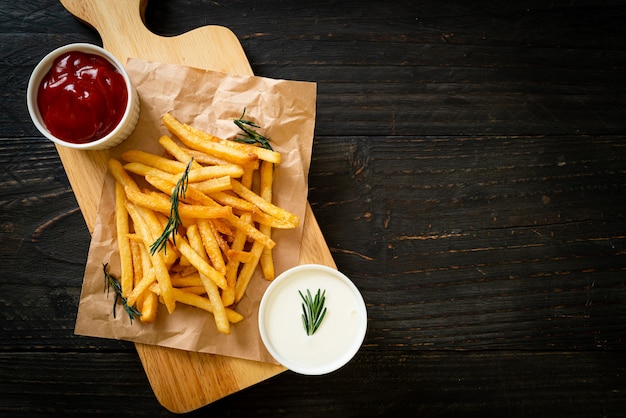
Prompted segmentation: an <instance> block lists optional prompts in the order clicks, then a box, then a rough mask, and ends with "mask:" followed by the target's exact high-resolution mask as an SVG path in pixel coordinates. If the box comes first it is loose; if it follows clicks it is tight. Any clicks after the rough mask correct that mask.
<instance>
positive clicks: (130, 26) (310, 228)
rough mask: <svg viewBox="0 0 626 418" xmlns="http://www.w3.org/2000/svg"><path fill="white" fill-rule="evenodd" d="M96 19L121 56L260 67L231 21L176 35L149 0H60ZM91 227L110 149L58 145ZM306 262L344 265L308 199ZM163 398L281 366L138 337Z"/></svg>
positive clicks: (167, 402)
mask: <svg viewBox="0 0 626 418" xmlns="http://www.w3.org/2000/svg"><path fill="white" fill-rule="evenodd" d="M60 1H61V3H62V4H63V6H64V7H65V8H66V9H67V10H68V11H69V12H70V13H72V14H73V15H74V16H76V17H77V18H78V19H80V20H82V21H83V22H85V23H86V24H88V25H90V26H92V27H93V28H94V29H96V30H97V31H98V33H99V34H100V36H101V37H102V42H103V46H104V48H105V49H107V50H109V51H110V52H111V53H112V54H113V55H115V56H116V57H117V58H118V59H119V60H120V61H121V62H123V63H124V62H126V60H127V59H128V58H130V57H133V58H140V59H144V60H149V61H160V62H167V63H173V64H182V65H187V66H191V67H197V68H203V69H207V70H213V71H220V72H224V73H229V74H239V75H253V73H252V69H251V67H250V64H249V62H248V59H247V58H246V56H245V53H244V51H243V48H242V47H241V44H240V43H239V40H238V39H237V37H236V36H235V35H234V34H233V33H232V32H231V31H230V30H229V29H227V28H224V27H221V26H205V27H202V28H198V29H195V30H193V31H190V32H188V33H185V34H182V35H179V36H175V37H161V36H157V35H155V34H153V33H152V32H150V31H149V30H148V29H147V28H146V27H145V24H144V20H143V16H144V11H145V7H146V4H147V0H60ZM57 150H58V153H59V155H60V157H61V161H62V163H63V166H64V168H65V171H66V173H67V176H68V178H69V181H70V184H71V186H72V189H73V190H74V193H75V195H76V199H77V200H78V204H79V206H80V209H81V211H82V213H83V216H84V218H85V221H86V223H87V227H88V228H89V230H90V232H93V228H94V225H95V222H96V215H97V212H98V204H99V199H100V193H101V190H102V182H103V180H104V176H105V174H106V171H107V168H106V167H107V164H106V163H107V160H108V153H107V152H106V151H77V150H73V149H69V148H63V147H57ZM299 261H300V264H305V263H317V264H325V265H327V266H330V267H333V268H336V266H335V263H334V261H333V258H332V256H331V254H330V251H329V249H328V246H327V245H326V242H325V240H324V237H323V235H322V233H321V231H320V229H319V226H318V224H317V221H316V220H315V217H314V215H313V212H312V211H311V207H310V206H309V205H307V210H306V215H305V220H304V235H303V242H302V249H301V254H300V260H299ZM135 346H136V348H137V352H138V353H139V357H140V359H141V362H142V365H143V367H144V370H145V371H146V374H147V376H148V380H149V381H150V385H151V386H152V389H153V391H154V393H155V396H156V397H157V399H158V400H159V402H160V403H161V404H162V405H163V406H164V407H165V408H167V409H168V410H170V411H172V412H176V413H183V412H188V411H191V410H194V409H197V408H199V407H201V406H204V405H207V404H209V403H211V402H213V401H216V400H218V399H221V398H223V397H225V396H227V395H229V394H232V393H234V392H237V391H239V390H241V389H243V388H246V387H248V386H251V385H253V384H255V383H258V382H261V381H263V380H265V379H267V378H269V377H272V376H275V375H277V374H279V373H281V372H283V371H284V370H285V369H284V368H283V367H281V366H277V365H273V364H269V363H262V362H255V361H250V360H243V359H238V358H233V357H227V356H218V355H213V354H204V353H195V352H187V351H182V350H176V349H170V348H165V347H158V346H153V345H146V344H135Z"/></svg>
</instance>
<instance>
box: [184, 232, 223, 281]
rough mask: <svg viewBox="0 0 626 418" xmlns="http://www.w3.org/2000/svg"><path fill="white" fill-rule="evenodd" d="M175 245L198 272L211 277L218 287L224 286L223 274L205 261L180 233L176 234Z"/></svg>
mask: <svg viewBox="0 0 626 418" xmlns="http://www.w3.org/2000/svg"><path fill="white" fill-rule="evenodd" d="M176 246H177V248H178V250H179V251H180V253H181V254H182V255H184V256H185V257H186V258H187V260H189V263H190V264H191V265H192V266H194V267H195V268H196V269H197V270H198V272H199V273H200V274H204V275H205V276H206V277H208V278H209V279H211V280H212V281H213V283H215V284H216V285H217V287H219V288H220V289H224V288H225V287H226V279H225V278H224V276H223V275H222V274H220V273H219V272H218V271H217V270H215V269H214V268H213V267H212V266H211V265H210V264H209V263H208V262H207V261H205V260H204V259H203V258H202V257H201V256H200V255H199V254H198V253H197V252H196V251H195V250H194V249H193V248H192V247H191V246H190V245H189V243H188V242H187V241H186V240H185V239H184V238H183V237H181V236H180V234H176ZM201 277H202V276H201Z"/></svg>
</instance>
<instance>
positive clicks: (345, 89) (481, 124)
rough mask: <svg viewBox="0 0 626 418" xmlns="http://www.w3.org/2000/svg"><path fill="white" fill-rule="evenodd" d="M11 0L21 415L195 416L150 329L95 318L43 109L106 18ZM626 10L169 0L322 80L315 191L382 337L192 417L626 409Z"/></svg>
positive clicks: (15, 382)
mask: <svg viewBox="0 0 626 418" xmlns="http://www.w3.org/2000/svg"><path fill="white" fill-rule="evenodd" d="M10 3H11V2H0V16H1V17H2V20H1V23H0V57H1V59H0V84H2V85H3V86H6V88H5V89H4V90H3V91H2V93H0V94H2V98H3V100H2V101H0V109H2V112H0V161H1V162H2V164H3V167H7V168H9V169H8V170H1V171H0V217H1V222H0V225H1V226H2V229H1V230H0V234H1V236H0V238H1V241H0V261H1V262H0V290H1V291H0V319H1V320H2V321H1V322H0V324H1V325H0V411H2V412H1V413H2V414H3V415H7V416H13V417H29V418H30V417H37V416H42V417H43V416H51V415H54V414H56V415H63V416H85V415H89V416H113V415H116V416H136V417H146V416H149V417H157V416H158V417H161V416H163V417H171V416H175V415H173V414H172V413H170V412H169V411H167V410H166V409H165V408H163V407H162V406H161V405H160V403H159V402H158V400H157V399H155V396H154V393H153V391H152V388H151V387H150V382H149V380H148V379H147V376H146V374H145V372H144V371H143V365H142V363H141V360H140V359H139V357H138V354H137V352H136V349H135V348H134V346H133V345H132V344H127V343H124V342H120V341H112V340H100V339H93V338H85V337H78V336H74V335H73V333H72V330H73V324H74V319H75V314H76V313H75V312H76V306H77V304H78V298H79V295H80V286H81V283H80V282H81V277H82V274H83V269H84V261H85V259H86V250H87V246H88V245H89V232H88V229H87V227H86V224H85V221H84V220H83V219H82V216H81V213H80V211H79V210H78V205H77V202H76V199H75V197H74V195H73V191H72V189H71V186H70V184H69V182H68V180H67V177H66V176H65V174H64V170H63V167H62V165H61V162H60V160H59V158H58V155H57V154H56V150H55V149H54V147H52V146H51V145H49V144H48V143H46V142H45V141H43V140H42V138H40V136H39V135H38V134H37V133H36V131H35V129H34V127H33V126H32V124H31V123H30V120H29V118H28V114H27V111H26V106H25V102H24V99H23V97H24V93H25V88H26V82H27V79H28V75H29V73H30V70H31V69H32V68H33V67H34V65H35V64H36V62H37V61H38V59H40V58H41V57H42V56H43V55H45V53H46V52H47V51H49V50H50V49H53V48H54V47H57V46H60V45H62V44H65V43H69V42H76V41H89V42H94V43H99V42H100V39H99V37H98V35H97V33H96V32H95V31H93V30H91V29H89V28H88V27H87V26H86V25H84V24H82V23H81V22H79V21H77V20H76V19H74V18H72V16H71V15H70V14H69V13H68V12H66V11H65V10H64V9H63V7H62V6H61V4H60V3H57V2H50V1H44V0H40V1H32V2H18V1H15V2H13V3H15V4H14V5H12V6H10ZM625 18H626V7H625V6H624V4H623V2H618V1H599V2H593V3H592V2H588V1H569V0H568V1H552V2H549V3H546V2H540V1H526V2H523V3H520V2H507V3H503V2H499V3H498V4H494V3H493V2H488V1H475V2H461V1H450V2H440V1H437V2H435V1H420V2H402V1H400V2H392V3H389V2H382V3H380V4H379V3H378V2H374V1H369V0H361V1H359V2H357V1H350V0H348V1H342V2H336V1H332V0H324V1H321V2H315V3H306V4H305V3H290V2H283V1H273V0H268V1H264V2H257V1H245V2H234V1H233V2H231V1H222V2H212V1H204V0H191V1H190V0H150V2H149V3H148V5H147V8H146V13H145V22H146V25H147V27H148V28H149V29H150V30H151V31H153V32H155V33H157V34H159V35H161V36H173V35H180V34H182V33H185V32H188V31H190V30H193V29H196V28H199V27H202V26H205V25H209V24H217V25H221V26H224V27H228V28H229V29H230V30H231V31H232V32H233V33H234V34H235V35H236V36H237V38H238V39H239V41H240V42H241V44H242V46H243V49H244V51H245V53H246V56H247V58H248V60H249V62H250V66H251V68H252V69H253V70H254V72H255V74H257V75H262V76H269V77H276V78H281V77H282V78H289V79H296V80H307V81H315V82H317V83H318V109H317V118H316V136H315V141H314V146H313V156H312V164H311V171H310V176H309V187H310V189H309V202H310V203H311V208H312V210H313V212H314V213H315V219H316V220H317V222H318V224H319V227H320V229H321V230H322V232H323V234H324V237H325V239H326V242H327V245H328V247H330V250H331V252H332V255H333V258H334V260H335V262H336V264H337V266H338V267H339V268H340V269H341V270H342V271H343V272H345V273H346V274H347V275H348V276H349V277H351V278H352V279H353V280H354V282H355V284H356V285H357V286H358V287H359V289H361V291H362V293H363V296H364V298H365V300H366V303H367V307H368V314H369V324H368V333H367V335H366V339H365V345H364V347H363V349H362V350H361V351H360V352H359V354H358V355H357V357H356V358H355V359H354V360H353V361H352V362H351V363H350V364H348V365H347V366H346V367H345V368H344V369H342V370H340V371H338V372H337V373H333V374H331V375H328V376H321V377H316V378H309V377H304V376H298V375H295V374H293V373H290V372H285V373H281V374H279V375H277V376H275V377H273V378H271V379H268V380H265V381H263V382H261V383H259V384H257V385H254V386H252V387H249V388H247V389H244V390H242V391H240V392H238V393H235V394H232V395H229V396H227V397H225V398H223V399H221V400H218V401H215V402H213V403H211V404H210V405H207V406H205V407H203V408H200V409H198V410H197V411H194V412H191V413H189V414H188V416H194V417H195V416H218V417H222V416H223V417H228V416H244V415H245V416H250V417H267V416H277V417H313V416H316V417H317V416H320V415H321V414H323V415H328V416H338V417H350V416H354V417H356V416H358V417H378V416H398V415H406V416H413V415H419V416H424V417H459V416H481V417H492V416H493V417H502V416H511V417H528V416H532V417H565V416H567V417H596V416H598V417H600V416H602V417H605V416H606V417H619V416H622V415H623V411H624V408H625V405H626V395H625V393H626V385H625V383H624V379H623V376H624V373H625V370H624V369H625V368H626V357H625V356H624V351H625V350H626V331H625V328H624V326H623V324H624V323H626V303H625V302H624V301H625V300H626V279H625V277H626V276H625V274H624V273H625V272H624V270H625V269H626V258H625V255H626V239H625V237H626V222H625V219H626V213H625V208H626V198H625V197H624V196H626V195H625V193H624V192H625V191H626V190H625V189H626V171H625V167H626V164H625V161H624V159H625V158H626V157H625V154H624V147H625V144H626V125H625V123H624V121H625V120H626V118H625V117H624V116H626V115H625V112H626V110H625V109H626V82H625V79H624V75H623V74H624V68H626V44H625V43H624V39H626V28H625V27H624V25H623V22H624V19H625Z"/></svg>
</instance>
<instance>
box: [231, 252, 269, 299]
mask: <svg viewBox="0 0 626 418" xmlns="http://www.w3.org/2000/svg"><path fill="white" fill-rule="evenodd" d="M250 252H251V253H252V254H253V256H254V258H253V259H252V261H251V262H249V263H246V264H244V265H243V266H242V268H241V271H240V272H239V276H237V284H236V285H235V303H239V301H241V298H243V295H244V294H245V293H246V289H247V288H248V284H249V283H250V279H251V278H252V275H253V274H254V270H255V269H256V267H257V265H258V263H259V259H260V258H261V253H262V252H263V244H262V243H260V242H259V241H255V242H254V244H252V249H251V250H250Z"/></svg>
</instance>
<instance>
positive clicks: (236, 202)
mask: <svg viewBox="0 0 626 418" xmlns="http://www.w3.org/2000/svg"><path fill="white" fill-rule="evenodd" d="M209 197H210V198H211V199H213V200H215V201H216V202H218V203H219V204H221V205H224V206H230V207H231V208H233V209H239V210H242V211H244V212H251V213H254V212H258V211H259V208H258V207H257V206H255V205H254V203H251V202H249V201H247V200H245V199H241V198H239V197H237V196H234V195H232V194H230V193H227V192H217V193H211V194H210V195H209Z"/></svg>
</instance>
